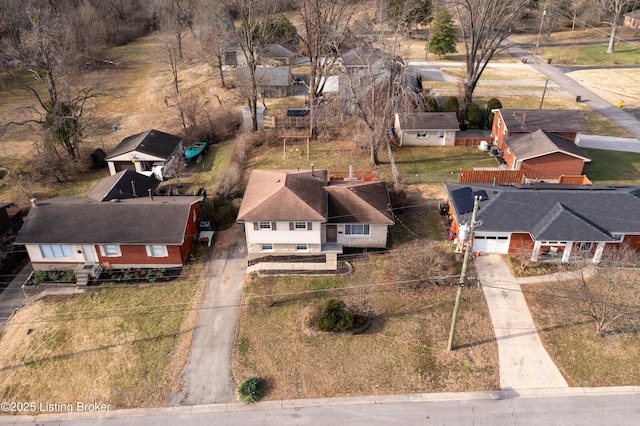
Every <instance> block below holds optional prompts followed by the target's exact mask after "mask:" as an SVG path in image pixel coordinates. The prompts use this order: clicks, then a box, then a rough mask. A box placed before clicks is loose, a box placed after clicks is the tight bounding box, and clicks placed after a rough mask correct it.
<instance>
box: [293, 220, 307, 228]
mask: <svg viewBox="0 0 640 426" xmlns="http://www.w3.org/2000/svg"><path fill="white" fill-rule="evenodd" d="M294 228H295V229H296V230H299V229H301V230H306V229H307V222H296V223H295V224H294Z"/></svg>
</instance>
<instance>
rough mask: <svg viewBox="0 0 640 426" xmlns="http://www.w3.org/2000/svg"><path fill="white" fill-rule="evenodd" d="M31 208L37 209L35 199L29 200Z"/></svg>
mask: <svg viewBox="0 0 640 426" xmlns="http://www.w3.org/2000/svg"><path fill="white" fill-rule="evenodd" d="M29 201H31V207H38V200H37V199H35V198H32V199H31V200H29Z"/></svg>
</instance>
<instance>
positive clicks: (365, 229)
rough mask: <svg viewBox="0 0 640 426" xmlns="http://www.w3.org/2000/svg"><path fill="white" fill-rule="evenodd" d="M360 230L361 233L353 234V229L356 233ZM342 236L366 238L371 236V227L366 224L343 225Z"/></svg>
mask: <svg viewBox="0 0 640 426" xmlns="http://www.w3.org/2000/svg"><path fill="white" fill-rule="evenodd" d="M360 227H361V228H362V232H353V231H354V228H355V230H356V231H357V230H358V229H359V228H360ZM344 234H345V235H351V236H352V237H353V236H356V237H368V236H369V235H371V226H370V225H369V224H368V223H353V224H347V225H344Z"/></svg>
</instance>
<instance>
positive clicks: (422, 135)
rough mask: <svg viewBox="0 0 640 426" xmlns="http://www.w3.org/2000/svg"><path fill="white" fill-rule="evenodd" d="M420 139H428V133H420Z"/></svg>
mask: <svg viewBox="0 0 640 426" xmlns="http://www.w3.org/2000/svg"><path fill="white" fill-rule="evenodd" d="M418 137H419V138H426V137H427V132H418Z"/></svg>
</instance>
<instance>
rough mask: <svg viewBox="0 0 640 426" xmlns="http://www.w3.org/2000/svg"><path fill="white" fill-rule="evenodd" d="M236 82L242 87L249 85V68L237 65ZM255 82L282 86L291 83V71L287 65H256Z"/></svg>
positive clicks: (260, 84)
mask: <svg viewBox="0 0 640 426" xmlns="http://www.w3.org/2000/svg"><path fill="white" fill-rule="evenodd" d="M236 72H237V84H238V85H239V86H242V87H246V86H248V85H249V68H248V67H238V68H236ZM256 82H257V84H258V86H263V87H284V86H288V85H289V84H290V83H291V71H290V69H289V67H285V66H283V67H263V66H258V67H256Z"/></svg>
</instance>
